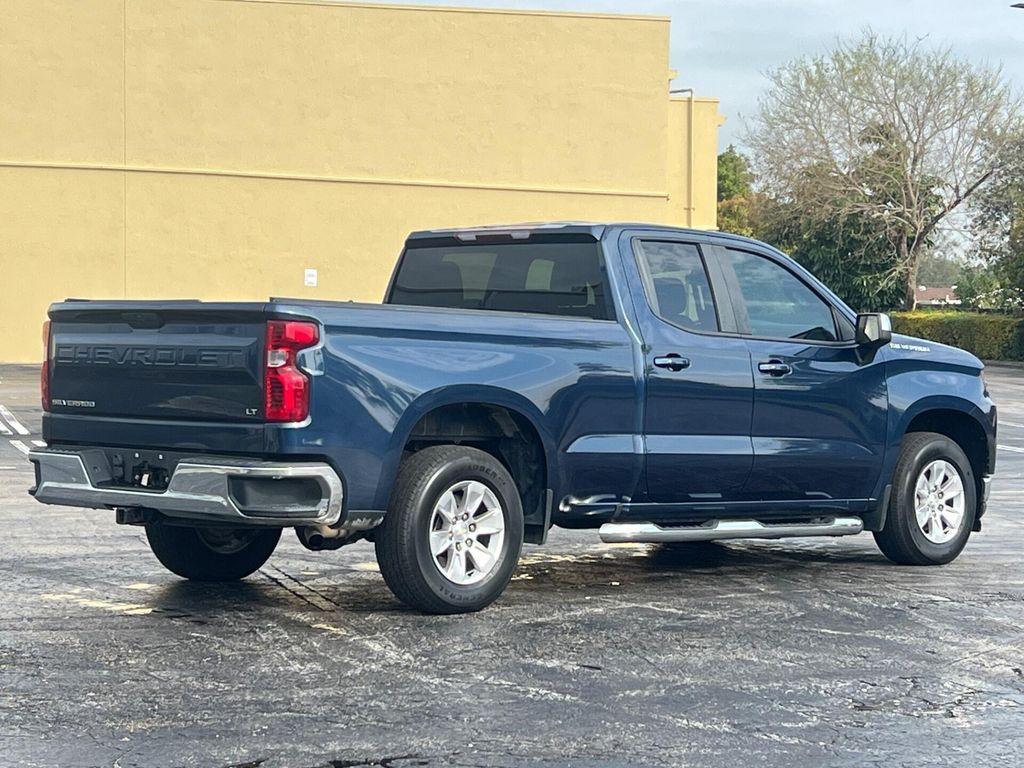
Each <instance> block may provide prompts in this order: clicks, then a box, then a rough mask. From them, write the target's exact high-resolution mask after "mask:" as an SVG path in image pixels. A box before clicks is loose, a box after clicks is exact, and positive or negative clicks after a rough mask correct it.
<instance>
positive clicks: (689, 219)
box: [668, 88, 694, 227]
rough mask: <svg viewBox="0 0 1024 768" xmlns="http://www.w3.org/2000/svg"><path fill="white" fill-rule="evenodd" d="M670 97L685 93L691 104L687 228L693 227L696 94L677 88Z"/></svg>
mask: <svg viewBox="0 0 1024 768" xmlns="http://www.w3.org/2000/svg"><path fill="white" fill-rule="evenodd" d="M668 93H669V95H670V96H681V95H683V94H684V93H685V94H686V95H688V96H689V97H690V98H689V101H690V104H689V107H688V110H687V111H688V113H689V114H688V116H687V118H686V122H687V125H686V144H687V147H686V154H687V168H686V226H687V227H693V152H694V149H693V99H694V92H693V88H675V89H672V90H670V91H669V92H668Z"/></svg>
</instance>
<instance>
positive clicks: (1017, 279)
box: [972, 133, 1024, 291]
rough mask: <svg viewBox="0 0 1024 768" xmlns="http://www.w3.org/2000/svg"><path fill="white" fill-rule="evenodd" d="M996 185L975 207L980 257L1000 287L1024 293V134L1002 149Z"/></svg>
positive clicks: (987, 189)
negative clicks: (1023, 291)
mask: <svg viewBox="0 0 1024 768" xmlns="http://www.w3.org/2000/svg"><path fill="white" fill-rule="evenodd" d="M999 162H1000V167H999V170H998V173H997V174H996V176H995V179H994V180H993V183H992V184H990V185H989V186H987V187H986V188H985V189H984V190H982V192H981V194H980V195H979V196H978V200H977V204H976V205H975V206H974V215H973V217H972V230H973V232H974V234H975V235H976V237H977V242H978V251H979V253H978V255H979V256H980V257H981V259H982V261H983V263H985V264H986V265H987V266H988V267H989V268H990V269H991V270H992V273H993V277H994V279H995V282H996V283H997V285H996V287H997V288H1007V289H1012V290H1018V291H1019V290H1024V133H1022V134H1021V135H1018V136H1016V137H1015V138H1014V139H1013V140H1012V141H1011V142H1009V143H1008V144H1007V145H1006V146H1005V147H1004V148H1003V150H1002V153H1001V155H1000V157H999Z"/></svg>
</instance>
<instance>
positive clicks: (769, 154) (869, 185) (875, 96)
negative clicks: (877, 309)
mask: <svg viewBox="0 0 1024 768" xmlns="http://www.w3.org/2000/svg"><path fill="white" fill-rule="evenodd" d="M769 79H770V81H771V87H770V88H769V89H768V91H767V92H766V93H765V94H764V96H763V97H762V99H761V102H760V106H759V110H758V114H757V116H756V118H755V120H754V121H753V123H752V124H751V125H750V127H749V129H748V132H747V137H746V141H747V144H748V146H749V147H750V148H751V152H752V160H753V168H754V171H755V172H756V173H757V177H758V184H759V185H760V187H763V189H764V191H765V192H767V193H768V194H769V195H770V196H771V197H773V198H775V199H777V200H779V201H782V202H783V203H785V204H786V205H787V206H793V207H795V209H796V211H797V213H798V214H799V215H800V216H803V217H806V223H805V226H804V227H803V228H802V229H804V230H806V231H816V229H817V228H821V229H822V230H823V232H824V233H825V234H829V233H830V229H832V230H835V229H838V230H841V231H842V232H847V231H852V232H854V236H853V237H850V238H847V239H846V240H844V241H843V245H844V247H843V248H840V249H839V250H840V251H845V246H847V245H848V246H850V248H851V249H852V250H851V251H850V254H849V255H850V258H853V259H854V260H855V262H857V263H861V264H875V263H878V258H877V252H876V251H877V249H878V248H879V247H880V244H884V247H885V248H887V249H890V250H891V259H890V262H889V266H888V267H886V269H885V270H884V272H882V273H880V276H879V281H878V283H877V289H878V291H879V292H887V291H888V290H889V288H890V287H891V285H893V284H898V285H900V286H901V288H902V293H903V304H904V305H905V306H906V307H907V308H913V306H914V301H915V300H914V289H915V287H916V285H917V273H918V267H919V264H920V260H921V257H922V256H923V254H925V253H927V251H928V248H929V246H930V245H931V244H932V242H933V240H934V236H935V233H936V231H937V228H938V227H939V226H940V225H941V224H942V223H943V222H944V221H945V220H946V218H947V217H948V216H949V215H950V214H952V213H953V212H954V211H956V210H957V209H958V208H960V206H961V205H963V204H964V202H965V201H967V200H969V199H971V198H972V197H974V196H975V195H976V194H977V193H978V191H979V190H980V189H981V188H982V187H983V186H984V185H985V184H986V182H988V181H989V180H990V179H991V178H992V176H993V175H994V174H995V173H996V172H997V170H998V169H999V167H1000V163H1001V162H1002V161H1001V160H1000V159H999V158H1001V157H1004V156H1005V148H1006V146H1007V144H1008V143H1009V141H1010V139H1011V137H1012V136H1013V134H1014V132H1015V131H1016V130H1018V128H1019V127H1020V125H1021V101H1020V98H1019V97H1018V96H1017V95H1016V94H1015V93H1014V92H1013V91H1012V89H1011V88H1010V86H1009V85H1008V84H1007V82H1006V81H1005V79H1004V78H1003V76H1002V72H1001V70H1000V69H999V68H997V67H990V66H987V65H975V64H971V63H969V62H966V61H963V60H961V59H958V58H957V57H956V56H954V55H953V53H952V51H951V50H950V49H949V48H942V49H936V50H928V49H925V48H924V47H923V45H922V44H921V43H920V42H911V41H908V40H907V39H906V38H883V37H880V36H878V35H877V34H875V33H873V32H871V31H868V32H865V33H864V34H863V35H862V36H861V37H860V38H859V39H857V40H854V41H851V42H840V43H838V44H837V45H836V47H835V48H834V49H833V50H832V51H830V52H829V53H827V54H824V55H821V56H813V57H807V58H799V59H796V60H794V61H792V62H790V63H789V64H786V65H784V66H782V67H781V68H779V69H777V70H774V71H772V72H770V73H769ZM830 222H831V223H830ZM812 224H813V225H814V226H813V227H812V226H811V225H812ZM872 232H873V233H874V236H871V235H869V234H868V233H872ZM833 234H834V233H833ZM862 249H863V250H862Z"/></svg>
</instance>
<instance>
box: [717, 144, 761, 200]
mask: <svg viewBox="0 0 1024 768" xmlns="http://www.w3.org/2000/svg"><path fill="white" fill-rule="evenodd" d="M753 186H754V174H753V172H752V171H751V170H750V161H749V160H748V159H747V157H746V155H744V154H743V153H741V152H740V151H739V150H737V149H736V147H734V146H733V145H732V144H730V145H729V146H728V147H726V150H725V152H722V153H721V154H720V155H719V156H718V202H722V201H723V200H732V199H734V198H737V197H747V196H748V195H749V194H750V192H751V190H752V189H753Z"/></svg>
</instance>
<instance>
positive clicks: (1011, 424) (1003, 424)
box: [999, 419, 1024, 429]
mask: <svg viewBox="0 0 1024 768" xmlns="http://www.w3.org/2000/svg"><path fill="white" fill-rule="evenodd" d="M999 426H1000V427H1017V429H1024V424H1018V423H1017V422H1016V421H1003V420H1002V419H1000V420H999Z"/></svg>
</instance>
